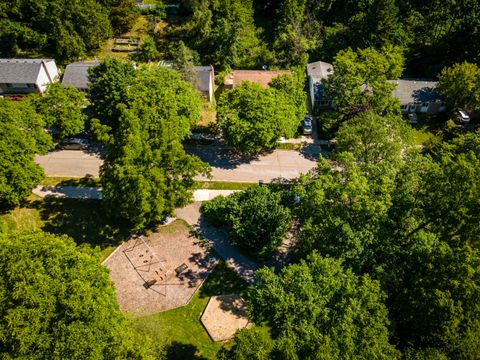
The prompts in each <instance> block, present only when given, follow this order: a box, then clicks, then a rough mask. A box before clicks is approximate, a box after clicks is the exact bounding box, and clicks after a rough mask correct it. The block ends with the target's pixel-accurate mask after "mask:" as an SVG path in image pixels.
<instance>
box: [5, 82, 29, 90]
mask: <svg viewBox="0 0 480 360" xmlns="http://www.w3.org/2000/svg"><path fill="white" fill-rule="evenodd" d="M7 88H10V89H31V88H33V89H34V88H35V84H11V83H7Z"/></svg>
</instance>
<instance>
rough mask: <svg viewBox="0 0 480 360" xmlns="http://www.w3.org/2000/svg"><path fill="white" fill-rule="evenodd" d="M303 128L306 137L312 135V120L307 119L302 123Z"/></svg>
mask: <svg viewBox="0 0 480 360" xmlns="http://www.w3.org/2000/svg"><path fill="white" fill-rule="evenodd" d="M302 128H303V134H304V135H310V134H311V133H312V118H307V117H305V119H303V122H302Z"/></svg>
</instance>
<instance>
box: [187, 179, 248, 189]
mask: <svg viewBox="0 0 480 360" xmlns="http://www.w3.org/2000/svg"><path fill="white" fill-rule="evenodd" d="M252 185H253V183H243V182H228V181H196V182H195V185H194V188H195V189H209V190H247V189H248V188H249V187H250V186H252Z"/></svg>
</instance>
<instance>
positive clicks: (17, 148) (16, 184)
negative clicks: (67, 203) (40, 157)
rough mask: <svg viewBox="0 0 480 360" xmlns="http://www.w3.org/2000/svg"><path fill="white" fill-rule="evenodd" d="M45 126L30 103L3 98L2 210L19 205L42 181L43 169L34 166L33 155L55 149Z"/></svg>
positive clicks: (0, 107)
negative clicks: (51, 148)
mask: <svg viewBox="0 0 480 360" xmlns="http://www.w3.org/2000/svg"><path fill="white" fill-rule="evenodd" d="M44 126H45V124H44V121H43V119H42V118H41V117H40V116H39V115H38V114H37V113H36V112H35V111H34V109H33V107H32V106H31V104H30V102H29V101H23V102H19V103H16V102H12V101H8V100H3V99H0V129H1V131H0V158H1V159H2V161H1V162H0V207H1V208H3V209H5V208H11V207H15V206H17V205H19V204H20V202H21V201H22V200H24V199H25V198H26V197H27V196H28V195H29V194H30V193H31V191H32V188H33V187H35V186H36V185H37V184H38V183H39V181H40V180H41V179H42V178H43V176H44V175H43V170H42V169H41V168H40V167H39V166H38V165H36V164H35V163H34V155H35V154H36V153H44V152H46V151H47V150H48V149H49V148H50V147H51V146H52V140H51V137H50V136H49V135H48V134H46V133H45V132H44Z"/></svg>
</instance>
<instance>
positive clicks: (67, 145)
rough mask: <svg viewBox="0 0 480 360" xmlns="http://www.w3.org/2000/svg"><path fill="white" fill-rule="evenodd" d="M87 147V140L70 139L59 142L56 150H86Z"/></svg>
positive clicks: (88, 144)
mask: <svg viewBox="0 0 480 360" xmlns="http://www.w3.org/2000/svg"><path fill="white" fill-rule="evenodd" d="M89 146H90V143H89V142H88V140H87V139H82V138H70V139H63V140H62V141H60V143H59V144H58V145H57V148H58V149H61V150H87V149H88V147H89Z"/></svg>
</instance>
